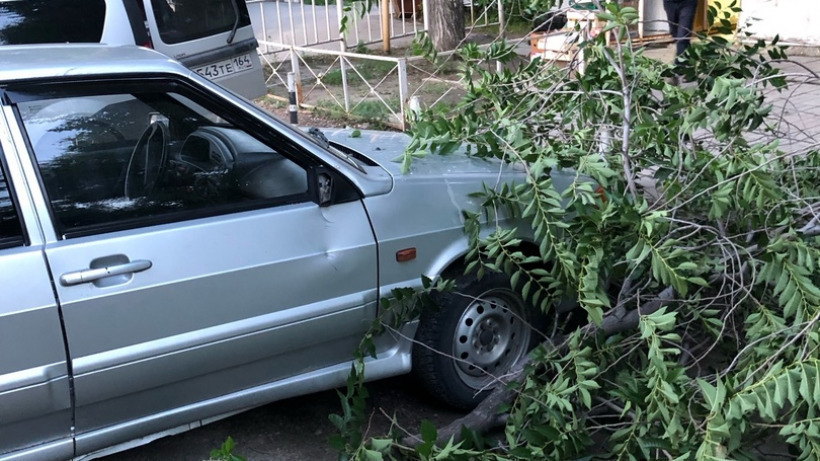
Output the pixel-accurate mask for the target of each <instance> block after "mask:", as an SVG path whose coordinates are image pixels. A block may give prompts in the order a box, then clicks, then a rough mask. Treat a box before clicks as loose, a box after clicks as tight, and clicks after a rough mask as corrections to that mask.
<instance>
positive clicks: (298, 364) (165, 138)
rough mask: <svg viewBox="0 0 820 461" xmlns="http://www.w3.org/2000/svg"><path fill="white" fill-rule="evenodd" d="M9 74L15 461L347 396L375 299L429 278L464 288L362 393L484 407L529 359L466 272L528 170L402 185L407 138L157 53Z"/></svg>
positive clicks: (5, 140)
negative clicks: (289, 117) (484, 198)
mask: <svg viewBox="0 0 820 461" xmlns="http://www.w3.org/2000/svg"><path fill="white" fill-rule="evenodd" d="M0 62H2V63H3V64H2V66H0V109H1V110H2V112H0V166H2V168H0V287H2V294H0V459H3V460H7V459H33V460H46V459H69V458H85V457H93V456H100V455H102V454H107V453H111V452H112V451H115V450H117V449H121V448H122V447H124V446H128V445H129V444H130V445H133V444H134V443H144V442H147V441H150V440H152V438H156V437H158V436H162V435H166V434H171V433H175V432H179V431H182V430H185V429H187V428H191V427H196V426H198V425H200V424H204V423H207V422H209V421H213V420H215V419H218V418H220V417H224V416H226V415H229V414H232V413H236V412H238V411H242V410H244V409H248V408H252V407H255V406H258V405H261V404H264V403H267V402H271V401H273V400H277V399H282V398H286V397H290V396H294V395H297V394H305V393H309V392H314V391H318V390H323V389H329V388H333V387H336V386H339V385H340V384H343V383H344V382H345V379H346V377H347V374H348V371H349V369H350V363H351V360H352V352H353V351H354V349H355V348H356V346H357V345H358V343H359V342H360V340H361V338H362V334H363V333H364V332H365V331H366V330H367V328H368V325H369V324H370V323H371V321H372V320H373V319H374V318H375V317H376V316H377V314H378V313H379V300H380V298H382V297H388V296H390V292H391V289H392V288H395V287H418V286H420V283H421V282H420V280H421V276H422V275H426V276H428V277H432V278H436V277H439V276H441V275H442V274H446V273H449V274H451V275H453V276H455V277H457V280H458V288H457V290H456V292H453V293H450V294H445V295H442V296H441V297H440V301H441V305H442V309H440V310H436V311H430V312H427V313H425V314H424V315H423V316H422V317H421V319H420V320H417V321H413V322H411V323H409V324H407V325H405V326H404V327H403V329H402V331H401V332H400V333H402V334H387V335H385V336H384V337H381V338H379V341H378V347H377V357H376V358H374V359H369V361H368V363H367V368H366V373H367V377H368V379H378V378H382V377H387V376H393V375H399V374H403V373H408V372H410V371H411V368H413V369H414V370H415V371H416V374H417V375H418V376H419V378H420V380H421V381H422V382H423V383H424V384H425V386H427V387H428V388H429V389H431V390H432V391H433V392H435V393H436V394H438V396H439V397H441V398H442V399H443V400H444V401H446V402H449V403H450V404H453V405H457V406H462V407H468V406H470V405H473V404H475V402H476V401H477V399H478V398H480V397H481V395H480V392H479V391H480V390H481V389H483V388H484V387H485V386H486V385H487V384H488V383H489V382H490V381H491V379H492V378H491V375H493V374H498V373H499V372H502V371H503V370H504V369H506V368H508V367H509V366H510V365H511V364H512V363H513V362H514V361H515V360H516V359H518V358H519V357H520V356H521V355H522V354H524V353H525V351H526V350H527V348H528V347H529V345H530V342H531V338H533V336H534V335H532V334H531V333H530V329H529V328H528V326H527V323H528V322H529V321H530V320H531V318H530V312H529V310H528V309H526V305H525V303H524V302H523V301H522V300H521V298H520V297H519V296H517V295H516V294H515V293H514V292H513V291H512V290H510V288H509V283H508V281H507V279H506V277H504V276H501V275H498V274H493V275H489V276H487V277H485V278H483V279H481V280H480V281H479V280H476V279H475V278H473V277H470V276H464V275H462V274H463V266H462V264H463V259H464V255H465V252H466V251H467V247H468V242H467V239H466V237H465V235H464V231H463V215H462V210H465V209H476V208H477V205H478V204H477V203H474V199H471V198H470V197H469V194H470V193H472V192H475V191H477V190H479V189H480V187H481V185H482V183H488V184H498V183H500V182H503V181H510V180H514V179H516V178H518V179H520V177H521V173H520V172H516V171H513V169H511V168H509V167H505V166H503V165H501V164H500V163H495V162H489V161H482V160H475V159H470V158H467V157H466V156H461V155H454V156H450V157H435V156H432V157H429V158H425V159H420V160H419V161H417V162H416V163H415V164H413V166H412V171H411V172H410V173H408V174H400V173H399V171H398V169H399V165H398V164H397V163H394V162H393V161H392V160H393V159H394V158H395V157H396V156H397V155H398V154H400V153H401V152H402V151H403V149H404V148H405V146H406V144H407V142H408V140H409V138H408V137H407V136H406V135H404V134H400V133H379V132H364V133H363V134H362V135H361V136H360V137H354V136H353V135H352V133H351V132H349V131H343V130H341V131H325V133H324V134H325V135H326V137H327V139H323V137H322V136H318V135H317V136H310V135H308V134H305V133H303V132H302V131H299V130H294V129H292V128H290V127H289V126H287V125H284V124H283V123H281V122H280V121H278V120H276V119H274V118H273V117H271V116H270V115H269V114H267V113H266V112H264V111H262V110H260V109H258V108H256V107H255V106H253V105H252V104H250V103H249V102H247V101H245V100H243V99H241V98H239V97H236V96H233V95H232V94H231V93H229V92H227V91H225V90H223V89H221V88H220V87H219V86H218V85H216V84H214V83H212V82H210V81H208V80H207V79H205V78H204V77H201V76H199V75H197V74H196V73H194V72H193V71H191V70H189V69H186V68H185V67H183V66H181V65H180V64H178V63H175V62H174V61H171V60H170V59H169V58H167V57H165V56H163V55H161V54H159V53H157V52H155V51H150V50H146V49H141V48H136V47H104V46H100V45H65V46H49V47H45V46H19V47H17V46H10V47H3V49H2V50H0ZM317 139H318V140H317ZM494 224H495V223H493V225H494ZM413 338H416V340H417V341H413ZM431 348H435V349H439V350H441V351H443V352H444V354H439V353H437V352H435V351H433V350H432V349H431ZM450 356H455V357H458V358H459V360H456V361H454V360H452V359H451V358H450Z"/></svg>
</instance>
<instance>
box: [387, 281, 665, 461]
mask: <svg viewBox="0 0 820 461" xmlns="http://www.w3.org/2000/svg"><path fill="white" fill-rule="evenodd" d="M674 296H675V290H674V289H673V288H672V287H667V288H666V289H665V290H663V291H661V292H660V293H659V294H658V296H657V297H656V298H654V299H653V300H652V301H650V302H648V303H646V304H644V305H643V306H640V307H639V308H638V309H635V310H631V311H627V310H626V309H624V308H623V307H619V308H616V309H613V310H611V311H610V312H609V313H608V314H607V315H606V316H604V320H603V322H601V325H600V326H598V325H595V324H593V323H589V324H587V325H586V326H584V327H583V331H584V334H587V335H597V334H603V335H604V336H611V335H614V334H616V333H621V332H624V331H628V330H632V329H635V328H637V327H638V321H639V320H640V317H641V315H649V314H651V313H653V312H655V311H657V310H659V309H660V308H661V307H663V306H665V305H666V304H668V303H669V302H670V301H672V300H674ZM543 346H544V347H546V348H547V349H553V350H559V352H560V353H562V354H564V353H566V352H567V346H566V344H565V342H564V341H563V339H558V338H552V339H551V340H547V341H545V342H544V343H543ZM531 361H532V354H530V355H527V356H526V357H524V358H523V359H522V360H520V361H518V363H516V364H515V366H513V368H512V369H511V370H510V372H509V373H507V374H506V375H505V376H503V377H501V378H499V379H498V382H497V383H496V385H495V386H494V388H493V391H492V392H491V393H490V395H489V396H488V397H487V398H486V399H484V400H483V401H482V402H481V403H479V404H478V406H477V407H476V408H475V409H474V410H473V411H471V412H470V413H468V414H467V415H465V416H463V417H461V418H458V419H456V420H455V421H453V422H452V423H450V424H448V425H447V426H445V427H443V428H441V429H439V431H438V438H437V443H439V444H444V443H447V441H448V440H450V439H451V438H452V439H453V440H454V441H456V442H457V441H459V440H460V439H461V431H462V428H463V427H466V428H467V429H469V430H471V431H474V432H478V433H486V432H487V431H489V430H490V429H493V428H496V427H499V426H501V425H503V423H504V421H505V415H503V414H501V413H500V412H499V408H501V407H502V406H504V405H505V404H510V403H512V401H513V400H514V399H515V396H516V391H515V389H511V388H510V386H509V384H510V383H512V382H514V381H518V380H519V379H520V378H521V377H522V375H523V373H524V370H525V369H526V367H527V365H528V364H529V363H530V362H531ZM402 442H403V444H404V445H406V446H409V447H415V446H417V445H418V444H420V443H421V442H422V439H421V437H420V436H418V435H415V436H411V437H406V438H405V439H404V440H403V441H402Z"/></svg>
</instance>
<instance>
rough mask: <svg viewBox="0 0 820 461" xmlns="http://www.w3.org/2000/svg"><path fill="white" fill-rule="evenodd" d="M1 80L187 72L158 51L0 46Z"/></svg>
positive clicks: (70, 46) (129, 47)
mask: <svg viewBox="0 0 820 461" xmlns="http://www.w3.org/2000/svg"><path fill="white" fill-rule="evenodd" d="M0 63H2V64H0V83H10V82H14V81H21V80H30V79H40V78H49V77H57V76H61V75H70V76H93V75H101V74H102V75H110V74H132V75H133V74H135V73H136V74H139V73H146V74H149V73H150V74H156V73H176V74H180V73H183V74H187V73H190V72H191V71H189V70H188V69H186V68H185V67H183V66H182V65H181V64H179V63H178V62H176V61H174V60H173V59H171V58H169V57H168V56H165V55H163V54H161V53H159V52H157V51H153V50H149V49H147V48H141V47H137V46H108V45H98V44H91V45H89V44H77V45H73V44H65V45H53V44H51V45H11V46H0Z"/></svg>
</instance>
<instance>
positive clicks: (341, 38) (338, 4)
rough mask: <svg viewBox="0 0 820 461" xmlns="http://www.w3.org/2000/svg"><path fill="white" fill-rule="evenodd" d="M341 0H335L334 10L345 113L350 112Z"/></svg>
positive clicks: (343, 12) (343, 14)
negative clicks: (337, 17)
mask: <svg viewBox="0 0 820 461" xmlns="http://www.w3.org/2000/svg"><path fill="white" fill-rule="evenodd" d="M342 1H343V0H336V12H337V13H338V15H339V49H340V50H341V52H342V54H341V55H339V68H340V70H341V72H342V91H343V93H344V101H345V113H346V114H349V113H350V93H349V92H348V88H347V66H346V65H345V64H346V62H347V61H346V59H347V58H345V57H344V53H345V52H346V51H347V42H346V41H345V31H343V30H342V21H343V19H344V17H345V11H344V7H343V6H342Z"/></svg>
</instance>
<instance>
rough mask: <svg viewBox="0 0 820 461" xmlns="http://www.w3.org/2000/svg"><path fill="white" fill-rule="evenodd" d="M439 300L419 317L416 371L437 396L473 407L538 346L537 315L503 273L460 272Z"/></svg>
mask: <svg viewBox="0 0 820 461" xmlns="http://www.w3.org/2000/svg"><path fill="white" fill-rule="evenodd" d="M436 301H437V302H438V305H439V309H431V310H428V311H425V312H424V313H422V315H421V318H420V324H419V329H418V332H417V334H416V339H417V343H416V345H415V346H414V348H413V372H414V374H415V375H416V376H417V377H418V378H419V380H420V381H421V383H422V384H423V385H424V387H425V388H427V390H428V391H430V393H431V394H432V395H434V396H435V397H437V398H439V399H441V400H443V401H444V402H446V403H448V404H450V405H452V406H454V407H457V408H463V409H471V408H473V407H475V406H476V405H477V404H478V403H479V402H481V400H483V399H484V398H485V397H486V396H487V395H488V394H489V392H490V391H491V388H492V387H493V384H494V383H495V381H496V379H497V378H498V377H500V376H502V375H503V374H504V373H506V372H507V371H509V369H510V368H511V367H512V366H513V364H515V363H516V362H517V361H518V360H519V359H521V358H522V357H524V355H526V354H527V352H529V350H530V349H531V348H532V347H533V346H534V345H535V341H534V339H535V338H536V337H538V336H539V335H538V334H537V333H535V332H534V331H533V325H534V323H535V322H534V320H535V319H536V318H537V317H538V316H536V315H534V314H535V311H534V309H533V308H531V307H530V306H528V305H527V303H525V301H524V299H523V298H522V297H521V295H520V294H518V293H517V292H515V291H514V290H512V289H511V288H510V282H509V278H508V277H507V276H506V275H504V274H501V273H486V274H485V275H484V277H482V278H481V279H480V280H478V279H476V278H475V277H474V276H470V275H465V276H461V277H459V278H457V279H456V288H455V289H454V290H453V291H450V292H443V293H438V294H437V295H436Z"/></svg>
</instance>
